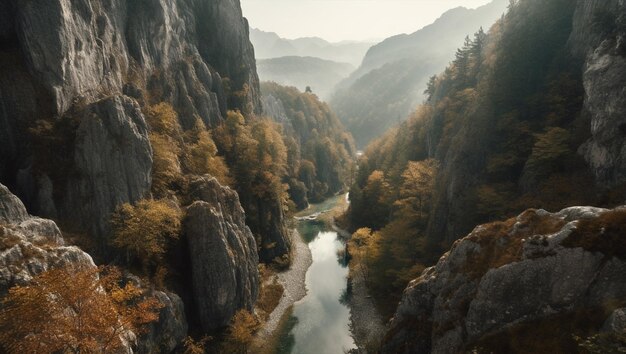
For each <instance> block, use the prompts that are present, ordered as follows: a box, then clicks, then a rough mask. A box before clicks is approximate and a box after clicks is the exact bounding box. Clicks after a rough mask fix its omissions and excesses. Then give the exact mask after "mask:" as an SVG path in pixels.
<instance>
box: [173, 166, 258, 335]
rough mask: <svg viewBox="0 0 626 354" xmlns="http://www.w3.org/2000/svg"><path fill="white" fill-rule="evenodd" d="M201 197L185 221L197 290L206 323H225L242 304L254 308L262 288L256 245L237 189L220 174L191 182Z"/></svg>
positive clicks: (198, 305) (198, 307) (212, 325)
mask: <svg viewBox="0 0 626 354" xmlns="http://www.w3.org/2000/svg"><path fill="white" fill-rule="evenodd" d="M190 194H191V195H193V196H194V198H196V199H197V201H195V202H194V203H193V204H191V205H190V206H189V207H188V208H187V211H186V217H185V219H184V221H183V224H184V229H185V236H186V238H187V242H188V245H189V250H188V252H189V260H190V262H191V271H192V283H193V286H192V287H193V293H194V299H195V303H196V310H197V311H198V315H199V318H200V322H201V325H202V327H203V328H204V329H205V330H211V329H215V328H219V327H223V326H226V325H227V324H228V323H229V321H230V319H231V318H232V316H233V315H234V314H235V312H237V310H239V309H247V310H252V308H253V306H254V303H255V302H256V299H257V295H258V292H259V289H258V284H259V274H258V268H257V265H258V262H259V260H258V256H257V246H256V242H255V240H254V237H253V236H252V232H250V229H249V228H248V226H246V224H245V219H246V218H245V213H244V211H243V209H242V208H241V205H240V204H239V197H238V196H237V193H235V192H234V191H233V190H231V189H230V188H227V187H222V186H221V185H220V184H219V183H218V182H217V180H216V179H215V178H210V177H208V176H207V177H201V178H198V179H196V180H195V181H193V182H192V183H191V186H190Z"/></svg>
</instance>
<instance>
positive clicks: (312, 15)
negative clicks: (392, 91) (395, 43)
mask: <svg viewBox="0 0 626 354" xmlns="http://www.w3.org/2000/svg"><path fill="white" fill-rule="evenodd" d="M488 2H489V0H241V6H242V9H243V14H244V16H245V17H247V18H248V20H249V22H250V25H251V26H252V27H256V28H260V29H262V30H264V31H271V32H276V33H277V34H279V35H280V36H281V37H283V38H298V37H321V38H324V39H326V40H329V41H333V42H339V41H343V40H359V41H375V40H381V39H383V38H386V37H389V36H392V35H395V34H399V33H411V32H414V31H416V30H418V29H420V28H421V27H423V26H425V25H428V24H429V23H432V22H433V21H434V20H435V19H437V18H438V17H439V16H440V15H441V14H442V13H443V12H445V11H446V10H448V9H451V8H454V7H458V6H464V7H467V8H476V7H478V6H481V5H484V4H486V3H488Z"/></svg>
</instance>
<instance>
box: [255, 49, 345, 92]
mask: <svg viewBox="0 0 626 354" xmlns="http://www.w3.org/2000/svg"><path fill="white" fill-rule="evenodd" d="M353 70H354V66H352V65H350V64H347V63H337V62H333V61H330V60H323V59H319V58H313V57H281V58H273V59H261V60H257V71H258V73H259V79H260V80H261V81H273V82H276V83H279V84H281V85H286V86H295V87H298V88H299V89H301V90H304V89H305V88H306V87H310V88H311V89H312V90H313V92H314V93H315V94H317V95H318V96H319V97H320V98H321V99H322V100H326V99H328V98H330V95H331V94H332V92H333V90H334V87H335V85H336V84H337V83H338V82H339V81H341V80H342V79H344V78H346V77H347V76H348V75H350V73H351V72H352V71H353Z"/></svg>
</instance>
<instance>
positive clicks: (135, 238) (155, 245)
mask: <svg viewBox="0 0 626 354" xmlns="http://www.w3.org/2000/svg"><path fill="white" fill-rule="evenodd" d="M181 218H182V214H181V211H180V210H179V209H178V208H177V207H174V206H172V205H170V203H169V202H167V201H162V200H141V201H139V202H137V204H136V205H134V206H133V205H130V204H128V203H126V204H123V205H122V206H120V207H119V208H118V209H117V211H116V212H115V213H114V214H113V217H112V220H111V223H112V225H113V231H114V238H113V245H114V246H116V247H118V248H122V249H125V250H126V251H127V252H128V255H129V256H130V255H133V256H135V257H137V258H138V259H139V261H140V262H141V264H142V265H143V267H144V270H147V267H148V266H149V265H150V264H151V263H153V262H156V263H159V262H160V261H161V259H162V257H163V255H164V254H165V251H166V248H167V244H168V241H169V240H171V239H177V238H178V236H179V232H180V227H181Z"/></svg>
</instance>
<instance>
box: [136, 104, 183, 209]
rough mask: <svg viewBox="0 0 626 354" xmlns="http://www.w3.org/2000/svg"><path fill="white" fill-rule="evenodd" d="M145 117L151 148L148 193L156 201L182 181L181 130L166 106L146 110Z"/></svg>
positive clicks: (169, 106) (168, 106)
mask: <svg viewBox="0 0 626 354" xmlns="http://www.w3.org/2000/svg"><path fill="white" fill-rule="evenodd" d="M145 113H146V120H147V122H148V125H149V126H150V135H149V137H150V145H152V160H153V162H152V191H153V192H154V193H155V195H156V196H158V197H165V196H167V194H168V191H169V190H170V189H172V188H173V186H174V185H175V184H177V183H180V181H181V179H182V170H181V165H180V159H179V156H180V155H181V152H182V149H181V141H180V137H181V134H182V129H181V127H180V123H179V122H178V115H177V114H176V111H174V108H172V106H171V105H170V104H168V103H164V102H162V103H159V104H156V105H153V106H149V107H147V108H146V109H145Z"/></svg>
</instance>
